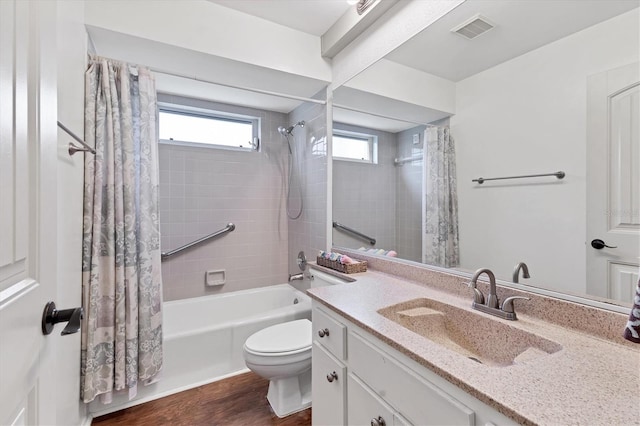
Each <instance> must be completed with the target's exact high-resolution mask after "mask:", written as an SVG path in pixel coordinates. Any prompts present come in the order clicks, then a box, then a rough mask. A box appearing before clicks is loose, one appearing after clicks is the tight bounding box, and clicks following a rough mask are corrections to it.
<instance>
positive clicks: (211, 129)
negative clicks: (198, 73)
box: [159, 106, 259, 151]
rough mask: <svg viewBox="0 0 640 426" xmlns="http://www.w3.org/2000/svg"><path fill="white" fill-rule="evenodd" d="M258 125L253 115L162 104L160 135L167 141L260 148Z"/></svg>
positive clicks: (240, 148)
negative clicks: (177, 107) (168, 106)
mask: <svg viewBox="0 0 640 426" xmlns="http://www.w3.org/2000/svg"><path fill="white" fill-rule="evenodd" d="M258 128H259V120H258V119H257V118H254V117H243V116H235V115H230V114H225V113H219V112H216V111H200V110H198V111H191V110H187V109H186V108H185V110H181V109H173V108H166V107H163V106H161V107H160V115H159V136H160V140H162V141H164V142H167V141H169V143H177V144H182V145H192V144H197V145H199V146H202V145H209V146H212V147H217V148H232V149H239V150H248V151H250V150H257V149H258Z"/></svg>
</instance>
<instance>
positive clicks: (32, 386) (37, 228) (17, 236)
mask: <svg viewBox="0 0 640 426" xmlns="http://www.w3.org/2000/svg"><path fill="white" fill-rule="evenodd" d="M55 17H56V2H55V1H51V2H48V1H44V0H43V1H25V0H0V424H2V425H14V424H15V425H25V424H52V423H55V396H56V389H55V383H54V378H55V375H54V369H55V366H54V365H53V361H54V350H53V349H54V348H53V345H55V340H54V339H56V338H58V339H59V338H60V336H59V329H58V330H57V333H56V332H54V334H52V335H50V336H46V337H45V336H44V335H43V333H42V331H41V319H42V312H43V309H44V306H45V303H46V302H47V301H49V300H52V299H53V297H54V296H55V294H56V283H55V278H56V253H55V247H56V225H55V222H56V149H57V141H56V99H57V98H56V96H57V95H56V64H55V52H56V27H55V25H56V24H55ZM58 327H60V326H58Z"/></svg>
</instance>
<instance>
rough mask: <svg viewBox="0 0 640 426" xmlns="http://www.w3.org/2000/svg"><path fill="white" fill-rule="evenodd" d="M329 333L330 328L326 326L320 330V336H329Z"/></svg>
mask: <svg viewBox="0 0 640 426" xmlns="http://www.w3.org/2000/svg"><path fill="white" fill-rule="evenodd" d="M328 335H329V329H328V328H324V329H322V330H318V336H320V337H324V336H328Z"/></svg>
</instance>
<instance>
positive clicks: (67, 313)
mask: <svg viewBox="0 0 640 426" xmlns="http://www.w3.org/2000/svg"><path fill="white" fill-rule="evenodd" d="M83 315H84V310H83V309H82V308H81V307H80V308H72V309H61V310H58V309H56V304H55V303H53V302H49V303H47V304H46V305H45V306H44V312H43V313H42V334H45V335H46V334H51V332H52V331H53V326H54V325H56V324H57V323H59V322H67V323H68V324H67V326H66V327H65V328H64V329H63V330H62V333H60V334H61V335H63V336H66V335H67V334H73V333H77V332H78V331H80V320H81V319H82V317H83Z"/></svg>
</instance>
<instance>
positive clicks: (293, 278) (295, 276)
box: [289, 272, 304, 282]
mask: <svg viewBox="0 0 640 426" xmlns="http://www.w3.org/2000/svg"><path fill="white" fill-rule="evenodd" d="M302 280H304V274H303V273H302V272H301V273H299V274H293V275H292V274H289V282H291V281H302Z"/></svg>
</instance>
